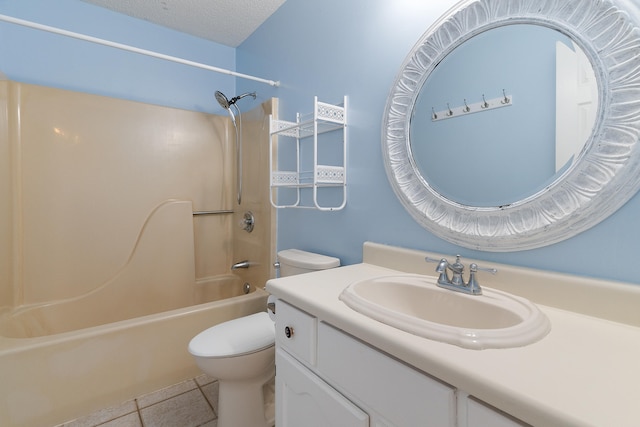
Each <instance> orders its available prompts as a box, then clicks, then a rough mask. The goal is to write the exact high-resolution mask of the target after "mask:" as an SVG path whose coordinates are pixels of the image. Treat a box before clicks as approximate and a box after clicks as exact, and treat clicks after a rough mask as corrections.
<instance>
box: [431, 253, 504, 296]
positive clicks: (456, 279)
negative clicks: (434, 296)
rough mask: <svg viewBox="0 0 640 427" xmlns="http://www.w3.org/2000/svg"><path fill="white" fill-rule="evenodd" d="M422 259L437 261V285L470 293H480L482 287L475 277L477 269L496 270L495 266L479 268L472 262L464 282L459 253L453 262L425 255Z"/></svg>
mask: <svg viewBox="0 0 640 427" xmlns="http://www.w3.org/2000/svg"><path fill="white" fill-rule="evenodd" d="M424 260H425V261H427V262H437V263H438V266H437V267H436V273H438V274H439V276H438V286H440V287H441V288H445V289H450V290H452V291H456V292H463V293H465V294H471V295H482V288H481V287H480V283H478V279H477V278H476V273H477V272H478V270H481V271H486V272H489V273H491V274H496V273H497V272H498V270H496V269H495V268H481V267H478V264H475V263H473V264H470V265H469V282H467V283H464V277H463V276H462V273H464V264H462V263H461V262H460V255H456V262H454V263H453V264H451V263H450V262H449V261H447V259H446V258H442V259H439V260H438V259H433V258H429V257H426V258H425V259H424ZM449 270H451V272H452V276H451V278H449Z"/></svg>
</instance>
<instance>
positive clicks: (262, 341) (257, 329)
mask: <svg viewBox="0 0 640 427" xmlns="http://www.w3.org/2000/svg"><path fill="white" fill-rule="evenodd" d="M278 261H279V263H280V276H281V277H285V276H292V275H295V274H300V273H309V272H312V271H317V270H326V269H329V268H334V267H338V266H339V265H340V260H339V259H338V258H334V257H328V256H325V255H320V254H314V253H311V252H305V251H301V250H299V249H287V250H284V251H280V252H278ZM189 353H191V354H192V355H193V356H194V357H195V359H196V363H197V365H198V366H199V367H200V369H202V371H204V372H205V373H207V374H209V375H211V376H212V377H214V378H216V379H218V383H219V386H220V390H219V397H218V427H272V426H273V425H274V419H273V415H272V414H270V415H268V416H267V415H265V398H264V386H265V384H267V383H268V382H269V381H270V380H271V379H273V377H274V375H275V325H274V322H273V320H272V319H271V318H270V316H269V314H267V313H266V312H261V313H256V314H252V315H250V316H245V317H240V318H238V319H233V320H229V321H227V322H224V323H220V324H219V325H216V326H213V327H211V328H209V329H207V330H205V331H203V332H200V333H199V334H198V335H196V336H195V337H194V338H193V339H192V340H191V342H190V343H189Z"/></svg>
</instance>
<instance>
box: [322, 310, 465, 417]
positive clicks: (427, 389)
mask: <svg viewBox="0 0 640 427" xmlns="http://www.w3.org/2000/svg"><path fill="white" fill-rule="evenodd" d="M318 372H319V374H320V376H322V378H326V379H327V381H328V382H329V383H331V384H332V385H333V386H334V387H335V388H336V389H338V390H340V391H341V392H342V393H344V395H345V396H347V397H349V398H350V399H352V400H353V401H354V402H357V403H358V404H360V405H362V407H363V408H371V409H370V410H369V409H367V411H368V412H369V415H370V416H371V418H372V419H373V420H375V421H376V422H377V423H379V424H376V425H381V426H394V427H453V426H454V425H455V412H456V399H455V394H454V389H453V387H451V386H450V385H448V384H444V383H442V382H440V381H438V380H436V379H435V378H432V377H429V376H427V375H425V374H424V373H422V372H419V371H416V370H415V369H413V368H411V367H409V366H408V365H406V364H404V363H402V362H399V361H397V360H396V359H393V358H391V357H389V356H387V355H385V354H383V353H381V352H380V351H378V350H377V349H375V348H373V347H370V346H369V345H368V344H365V343H363V342H361V341H358V340H357V339H355V338H353V337H351V336H349V335H347V334H345V333H343V332H342V331H340V330H338V329H335V328H333V327H332V326H330V325H328V324H326V323H324V322H320V323H319V325H318ZM378 418H383V419H384V420H385V421H378Z"/></svg>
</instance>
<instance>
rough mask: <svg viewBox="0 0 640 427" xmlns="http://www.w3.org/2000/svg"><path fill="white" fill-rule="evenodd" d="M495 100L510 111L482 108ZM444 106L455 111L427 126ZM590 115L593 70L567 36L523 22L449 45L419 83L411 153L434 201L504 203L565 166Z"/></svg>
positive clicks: (588, 129)
mask: <svg viewBox="0 0 640 427" xmlns="http://www.w3.org/2000/svg"><path fill="white" fill-rule="evenodd" d="M505 96H506V97H507V100H508V102H510V103H511V104H510V108H486V109H483V108H482V107H483V104H484V103H485V102H486V100H491V99H497V100H498V101H499V99H500V98H503V97H505ZM449 109H452V110H455V111H456V114H454V115H453V116H451V117H450V118H448V119H446V120H442V118H443V117H442V115H440V116H439V117H438V119H437V120H434V114H436V112H438V114H440V112H441V111H443V110H444V111H448V110H449ZM597 109H598V87H597V82H596V79H595V74H594V71H593V68H592V67H591V64H590V62H589V60H588V58H587V56H586V55H585V54H584V53H583V52H582V50H581V49H580V48H579V47H578V46H577V45H576V44H575V42H573V41H572V40H571V39H570V38H569V37H567V36H565V35H564V34H562V33H561V32H560V31H556V30H554V29H551V28H548V27H544V26H540V25H533V24H515V25H506V26H502V27H498V28H493V29H490V30H488V31H485V32H482V33H480V34H478V35H476V36H474V37H473V38H471V39H469V40H467V41H465V42H464V43H462V44H461V45H460V46H458V47H457V48H456V49H455V50H454V51H452V52H451V53H450V54H449V55H447V56H446V57H445V58H444V60H443V61H442V62H440V63H439V64H438V65H437V66H436V67H435V68H434V70H433V72H432V73H431V74H430V75H429V77H428V79H427V80H426V81H425V84H424V85H423V87H422V89H421V90H420V92H419V94H418V96H417V99H416V103H415V105H414V109H413V111H412V114H411V124H410V130H409V135H410V150H411V155H412V156H413V160H414V162H415V165H416V167H417V169H418V172H419V173H420V174H421V175H422V177H423V179H424V180H425V181H426V182H427V183H428V185H429V186H431V187H432V188H433V189H434V190H435V191H436V192H438V193H439V194H441V195H442V196H443V197H445V198H447V199H449V200H451V201H453V202H456V203H460V204H463V205H468V206H479V207H495V206H505V205H509V204H511V203H514V202H517V201H520V200H523V199H526V198H527V197H530V196H532V195H534V194H536V193H537V192H539V191H541V190H543V189H545V188H546V187H548V186H549V185H550V184H552V183H553V182H554V181H556V180H557V179H558V178H559V177H560V176H562V175H563V174H564V173H565V172H566V171H568V170H569V169H570V168H571V166H572V165H573V164H574V161H575V160H577V159H578V157H579V156H580V153H581V152H582V150H583V148H584V146H585V144H586V143H587V142H588V141H589V138H590V137H591V134H592V131H593V127H594V124H595V119H596V114H597ZM458 112H459V113H458Z"/></svg>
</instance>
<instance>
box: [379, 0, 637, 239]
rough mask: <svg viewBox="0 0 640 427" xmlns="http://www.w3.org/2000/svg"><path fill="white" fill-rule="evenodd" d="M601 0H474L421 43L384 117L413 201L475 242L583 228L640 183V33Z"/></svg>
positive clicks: (426, 220) (399, 181)
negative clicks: (639, 171)
mask: <svg viewBox="0 0 640 427" xmlns="http://www.w3.org/2000/svg"><path fill="white" fill-rule="evenodd" d="M638 34H639V32H638V28H637V26H636V25H635V23H634V22H632V21H631V20H630V18H629V15H628V14H627V11H624V10H621V9H619V8H617V7H615V6H613V5H612V4H610V3H607V4H604V3H602V2H600V1H597V0H586V1H581V2H580V5H579V7H578V5H571V4H569V3H564V2H563V3H561V4H559V3H558V2H543V3H542V4H541V3H540V2H538V1H535V0H512V1H509V2H503V1H500V0H466V1H462V2H460V3H459V4H457V5H456V6H455V7H454V8H453V9H452V10H450V11H449V12H448V13H447V14H445V15H444V16H443V17H442V18H441V19H440V20H439V21H438V22H436V24H435V25H434V26H433V27H431V28H430V29H429V30H428V31H427V32H426V33H425V34H424V35H423V37H422V38H421V39H420V40H419V41H418V43H417V44H416V45H415V46H414V48H413V49H412V51H411V52H410V54H409V56H408V57H407V59H406V60H405V63H404V64H403V66H402V69H401V72H400V74H399V75H398V77H397V79H396V82H395V83H394V85H393V87H392V90H391V93H390V95H389V98H388V100H387V106H386V110H385V117H384V122H383V135H382V140H383V153H384V156H385V167H386V170H387V174H388V176H389V179H390V181H391V183H392V186H393V188H394V191H395V192H396V194H397V195H398V197H399V199H400V200H401V202H402V203H403V205H404V206H405V208H406V209H407V210H408V211H409V212H410V213H411V215H412V216H413V217H414V218H415V219H416V220H417V221H418V222H419V223H420V224H422V225H423V226H424V227H425V228H427V229H428V230H430V231H432V232H433V233H435V234H436V235H438V236H440V237H442V238H444V239H446V240H448V241H450V242H453V243H456V244H460V245H462V246H466V247H470V248H474V249H481V250H489V251H511V250H524V249H531V248H535V247H540V246H544V245H548V244H552V243H555V242H558V241H560V240H563V239H566V238H569V237H571V236H573V235H575V234H577V233H579V232H581V231H583V230H585V229H587V228H589V227H592V226H593V225H595V224H597V223H598V222H600V221H601V220H603V219H604V218H606V217H607V216H608V215H610V214H611V213H613V212H614V211H615V210H617V209H618V208H619V207H620V206H622V205H623V204H624V203H625V202H626V201H627V200H628V199H629V198H631V197H632V196H633V195H634V194H635V193H636V192H637V190H638V188H640V174H637V173H635V168H636V167H637V166H638V165H639V163H640V153H639V151H640V150H639V149H638V147H637V142H638V137H639V135H640V102H639V101H637V93H635V87H638V85H639V84H640V64H639V61H638V60H637V59H636V54H635V52H634V49H637V48H638V46H640V38H639V36H638Z"/></svg>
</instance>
